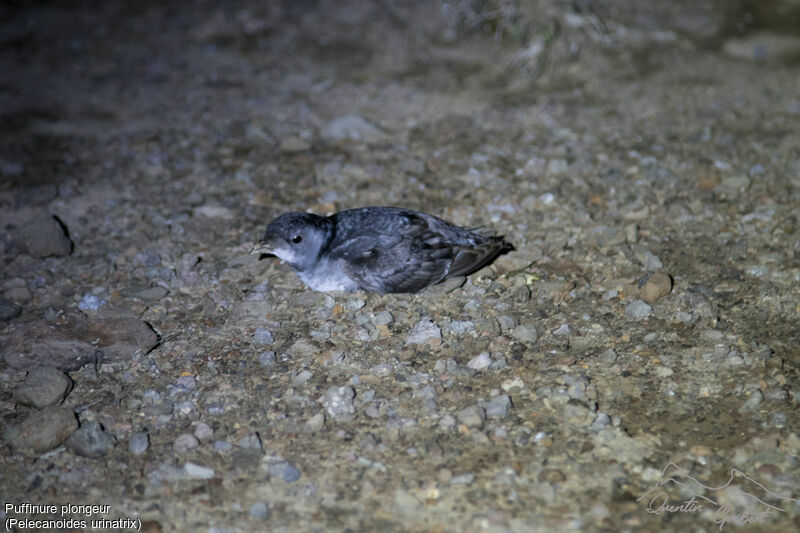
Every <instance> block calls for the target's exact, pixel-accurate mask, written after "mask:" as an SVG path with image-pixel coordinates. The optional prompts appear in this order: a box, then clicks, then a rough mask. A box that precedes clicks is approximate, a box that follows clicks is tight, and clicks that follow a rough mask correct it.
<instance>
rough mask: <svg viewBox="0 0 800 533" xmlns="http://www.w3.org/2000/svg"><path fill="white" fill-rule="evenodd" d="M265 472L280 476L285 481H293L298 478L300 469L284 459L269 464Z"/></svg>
mask: <svg viewBox="0 0 800 533" xmlns="http://www.w3.org/2000/svg"><path fill="white" fill-rule="evenodd" d="M267 473H268V474H269V475H270V476H272V477H278V478H281V479H282V480H283V481H285V482H286V483H293V482H295V481H297V480H298V479H300V470H298V469H297V468H295V467H294V465H291V464H289V463H288V462H286V461H282V462H279V463H273V464H271V465H269V467H268V468H267Z"/></svg>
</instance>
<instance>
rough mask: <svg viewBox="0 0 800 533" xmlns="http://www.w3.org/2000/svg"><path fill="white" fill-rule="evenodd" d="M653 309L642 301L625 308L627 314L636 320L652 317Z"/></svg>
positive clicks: (635, 301)
mask: <svg viewBox="0 0 800 533" xmlns="http://www.w3.org/2000/svg"><path fill="white" fill-rule="evenodd" d="M652 312H653V308H652V307H650V306H649V305H647V304H646V303H644V302H643V301H641V300H634V301H632V302H631V303H629V304H628V305H626V306H625V314H626V315H627V316H629V317H631V318H633V319H635V320H641V319H644V318H647V317H648V316H650V314H651V313H652Z"/></svg>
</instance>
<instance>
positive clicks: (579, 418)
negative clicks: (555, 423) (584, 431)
mask: <svg viewBox="0 0 800 533" xmlns="http://www.w3.org/2000/svg"><path fill="white" fill-rule="evenodd" d="M594 418H595V414H594V412H593V411H592V410H591V409H590V408H589V406H588V405H586V404H585V403H584V402H582V401H580V400H574V399H573V400H569V401H568V402H567V405H565V406H564V420H565V421H566V422H567V423H568V424H573V425H575V426H588V425H589V424H591V423H592V421H593V420H594Z"/></svg>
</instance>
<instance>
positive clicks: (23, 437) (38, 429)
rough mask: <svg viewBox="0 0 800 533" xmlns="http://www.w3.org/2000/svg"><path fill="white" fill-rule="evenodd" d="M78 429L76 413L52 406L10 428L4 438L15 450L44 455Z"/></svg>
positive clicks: (36, 412) (5, 432)
mask: <svg viewBox="0 0 800 533" xmlns="http://www.w3.org/2000/svg"><path fill="white" fill-rule="evenodd" d="M77 428H78V420H77V419H76V418H75V413H73V412H72V411H71V410H70V409H66V408H64V407H61V406H57V405H51V406H49V407H45V408H44V409H42V410H41V411H34V412H33V413H31V414H30V415H29V416H28V417H27V418H26V419H25V420H24V421H22V422H21V423H19V424H17V425H13V426H8V427H7V428H6V430H5V431H4V432H3V438H4V439H5V441H6V442H8V443H9V444H11V447H12V448H14V449H15V450H25V451H28V450H30V451H33V452H34V453H43V452H46V451H48V450H52V449H53V448H55V447H56V446H58V445H59V444H61V443H62V442H64V440H66V438H67V437H69V435H70V434H72V432H73V431H75V430H76V429H77Z"/></svg>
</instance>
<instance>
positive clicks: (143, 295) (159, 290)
mask: <svg viewBox="0 0 800 533" xmlns="http://www.w3.org/2000/svg"><path fill="white" fill-rule="evenodd" d="M168 292H169V291H168V290H167V289H165V288H164V287H159V286H155V287H148V288H147V289H144V290H141V291H139V292H137V293H136V297H137V298H139V299H141V300H160V299H162V298H163V297H164V296H166V295H167V293H168Z"/></svg>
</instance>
